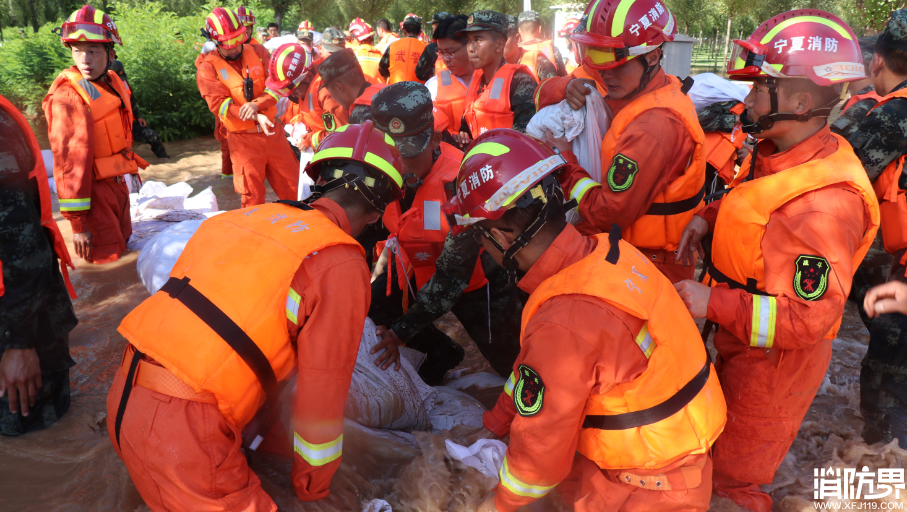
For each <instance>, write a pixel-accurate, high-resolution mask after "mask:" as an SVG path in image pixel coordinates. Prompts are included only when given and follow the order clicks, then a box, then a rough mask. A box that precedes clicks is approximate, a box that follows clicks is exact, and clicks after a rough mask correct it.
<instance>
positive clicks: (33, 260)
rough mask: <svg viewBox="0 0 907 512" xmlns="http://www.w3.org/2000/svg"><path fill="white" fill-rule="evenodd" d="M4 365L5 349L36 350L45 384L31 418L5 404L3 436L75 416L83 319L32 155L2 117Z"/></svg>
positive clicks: (0, 328) (0, 343) (0, 421)
mask: <svg viewBox="0 0 907 512" xmlns="http://www.w3.org/2000/svg"><path fill="white" fill-rule="evenodd" d="M0 140H2V141H3V153H0V155H2V156H0V262H2V264H3V283H4V286H5V288H6V290H5V293H4V294H3V296H2V297H0V360H2V358H3V354H4V353H5V352H6V350H7V349H34V350H35V352H36V353H37V355H38V360H39V363H40V365H41V379H42V382H43V385H42V388H41V390H40V392H39V396H38V399H37V400H36V402H35V405H34V407H33V408H32V411H31V413H30V414H29V415H28V417H25V416H22V414H21V412H20V413H18V414H12V413H11V412H10V410H9V399H8V397H9V394H6V395H5V396H3V397H2V398H0V435H8V436H14V435H18V434H24V433H26V432H30V431H33V430H39V429H42V428H45V427H47V426H48V425H50V424H51V423H53V422H54V421H56V420H57V419H58V418H60V416H62V415H63V414H64V413H65V412H66V411H67V410H69V369H70V368H71V367H72V366H73V365H75V362H74V361H73V360H72V358H71V357H70V355H69V332H70V331H71V330H72V329H73V328H74V327H75V326H76V324H77V323H78V320H77V319H76V315H75V312H74V311H73V308H72V302H71V301H70V300H69V294H68V293H67V291H66V285H65V283H64V281H63V276H62V275H60V268H59V263H58V261H57V257H56V255H55V254H54V251H53V247H52V245H51V241H50V237H49V235H48V233H47V232H45V230H44V228H42V227H41V213H40V211H41V206H40V194H39V192H38V184H37V181H36V180H35V179H30V178H29V177H28V174H29V170H31V169H33V168H34V165H35V162H34V158H35V155H33V154H32V153H31V151H30V148H29V146H28V141H27V140H26V139H25V137H24V135H23V134H22V132H21V131H19V129H18V126H17V125H16V124H15V121H14V120H13V119H12V118H11V117H9V116H8V115H7V114H6V113H3V112H2V111H0Z"/></svg>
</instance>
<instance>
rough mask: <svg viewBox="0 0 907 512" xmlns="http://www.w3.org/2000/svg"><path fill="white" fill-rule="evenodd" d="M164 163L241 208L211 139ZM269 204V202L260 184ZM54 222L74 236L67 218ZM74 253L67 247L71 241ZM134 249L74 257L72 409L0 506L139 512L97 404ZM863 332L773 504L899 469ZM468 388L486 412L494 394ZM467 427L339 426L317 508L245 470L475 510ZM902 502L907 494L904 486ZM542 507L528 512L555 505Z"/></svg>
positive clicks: (26, 441) (784, 506) (273, 491)
mask: <svg viewBox="0 0 907 512" xmlns="http://www.w3.org/2000/svg"><path fill="white" fill-rule="evenodd" d="M167 150H168V152H169V153H170V155H172V157H173V158H171V159H170V160H169V161H168V160H158V159H155V158H154V157H153V155H152V154H151V153H150V151H148V147H147V146H144V147H143V148H140V149H139V153H140V154H141V155H142V156H143V157H144V158H146V159H148V161H149V162H151V163H152V164H153V165H152V166H151V167H150V168H149V169H148V170H147V171H145V172H144V173H143V176H144V178H145V179H146V180H157V181H163V182H164V183H166V184H171V183H174V182H177V181H187V182H189V183H190V184H191V185H192V186H193V187H194V188H195V190H196V191H199V190H201V189H203V188H204V187H207V186H212V187H213V188H214V192H215V194H216V195H217V198H218V203H219V205H220V207H221V209H231V208H237V207H239V199H238V197H237V196H236V194H235V193H234V192H233V190H232V184H231V183H230V181H229V180H223V179H221V178H220V152H219V145H218V143H217V141H215V140H214V139H213V138H212V137H203V138H199V139H193V140H187V141H177V142H173V143H169V144H167ZM268 198H269V200H273V199H275V197H274V195H273V193H272V192H270V189H269V196H268ZM57 216H58V221H61V222H59V224H60V227H61V229H62V231H63V233H64V237H65V238H66V240H70V239H71V231H70V229H69V223H68V222H62V219H61V218H60V217H59V213H57ZM70 250H71V251H72V248H71V247H70ZM136 257H137V255H136V254H135V253H130V254H127V255H126V256H125V257H124V258H123V259H121V260H120V261H119V262H116V263H112V264H108V265H103V266H89V265H86V264H84V263H82V262H77V263H76V265H77V269H76V271H74V272H73V273H72V277H73V283H74V285H75V287H76V290H77V292H78V294H79V299H78V300H76V301H75V308H76V313H77V314H78V316H79V319H80V323H79V326H78V327H77V328H76V329H75V330H74V331H73V332H72V335H71V346H72V355H73V358H74V359H75V360H76V361H77V362H78V365H77V366H76V367H74V368H73V373H72V389H73V397H72V408H71V410H70V412H69V413H68V414H67V415H66V416H65V417H64V418H63V419H62V420H60V421H59V422H58V423H56V424H55V425H53V426H51V427H50V428H48V429H46V430H44V431H41V432H36V433H32V434H29V435H26V436H21V437H18V438H0V510H4V511H6V510H11V511H13V510H15V511H20V510H21V511H77V510H78V511H83V510H84V511H94V510H99V511H108V510H113V511H123V512H133V511H136V510H142V511H145V510H147V507H145V506H144V504H143V502H142V500H141V497H140V496H139V495H138V493H137V492H136V490H135V488H134V486H133V485H132V483H131V481H130V479H129V475H128V473H127V472H126V470H125V467H124V466H123V464H122V462H121V461H120V460H119V458H118V457H117V456H116V454H115V453H114V451H113V448H112V447H111V444H110V441H109V437H108V434H107V428H106V421H105V417H106V416H105V415H106V407H105V401H106V396H107V391H108V388H109V383H110V381H111V379H112V376H113V372H114V371H116V369H117V368H118V366H119V364H120V357H121V354H122V351H123V347H124V346H125V340H124V339H123V337H122V336H120V335H119V333H117V332H116V327H117V325H118V324H119V322H120V320H121V319H122V318H123V316H125V315H126V313H128V312H129V311H130V310H131V309H132V308H134V307H135V306H136V305H137V304H139V303H140V302H141V301H142V300H144V299H145V298H147V297H148V293H147V292H146V291H145V288H144V287H143V286H142V284H141V283H140V282H139V278H138V275H137V274H136V271H135V263H136ZM869 262H870V265H871V266H873V267H875V268H879V269H881V268H884V267H886V265H887V257H886V256H885V255H884V253H883V252H881V251H880V250H878V249H874V250H873V251H872V252H871V253H870V256H869ZM438 326H439V328H441V329H443V330H445V331H446V332H448V333H450V334H451V335H452V336H453V337H454V338H455V339H456V340H457V341H458V342H459V343H461V344H462V345H464V346H465V347H466V354H467V355H466V359H465V360H464V362H463V364H462V365H461V366H460V367H459V369H462V370H463V373H464V374H469V373H475V372H478V371H490V370H489V368H488V365H487V363H485V361H484V360H483V359H482V357H481V355H480V354H479V352H478V350H477V349H476V348H475V346H474V344H473V343H472V342H471V341H470V340H469V338H468V336H467V335H466V333H465V331H464V330H463V328H462V326H460V325H459V323H458V322H457V321H456V319H455V318H454V317H452V316H451V315H448V316H445V317H444V318H442V319H441V320H440V321H439V322H438ZM868 337H869V336H868V333H867V332H866V329H865V328H864V327H863V324H862V323H861V321H860V319H859V316H858V315H857V311H856V309H855V308H854V307H853V305H851V304H848V306H847V310H846V312H845V317H844V322H843V325H842V329H841V332H840V334H839V339H838V340H836V341H835V342H834V354H833V357H832V362H831V367H830V369H829V372H828V376H827V379H826V383H825V385H824V386H823V388H822V389H821V390H820V393H819V396H817V397H816V400H815V402H814V403H813V405H812V407H811V408H810V410H809V413H808V414H807V417H806V421H805V422H804V424H803V428H802V429H801V431H800V435H799V436H798V438H797V440H796V442H795V443H794V445H793V447H792V449H791V453H790V455H789V456H788V458H787V460H786V461H785V463H784V465H783V466H782V468H781V469H780V470H779V472H778V474H777V476H776V479H775V483H774V484H773V485H772V486H767V487H766V490H770V491H771V493H772V495H773V497H774V499H775V505H776V509H778V510H784V511H802V510H807V509H810V510H814V508H813V506H814V502H813V500H812V490H813V477H812V475H813V469H814V468H817V467H828V466H829V465H832V466H835V467H842V468H843V467H854V466H856V465H858V464H859V465H860V467H862V466H863V465H866V466H869V467H870V469H874V468H877V467H904V466H905V464H907V452H905V451H903V450H900V449H898V448H897V447H896V445H895V446H893V447H892V446H888V447H883V446H880V445H877V446H871V447H870V446H867V445H866V444H865V443H863V442H862V439H861V438H860V437H859V436H860V431H861V429H862V419H861V418H860V416H859V388H858V383H859V370H860V365H859V363H860V360H861V359H862V357H863V354H864V353H865V351H866V343H867V342H868ZM466 391H467V392H471V394H473V395H474V396H476V397H477V398H478V399H479V400H480V401H482V402H483V404H485V406H486V407H491V406H492V405H493V404H494V402H495V399H496V397H497V394H499V392H500V390H493V391H488V390H486V391H479V390H466ZM467 430H468V429H467V428H460V427H458V428H457V429H455V430H454V431H452V432H449V433H445V435H444V436H441V437H439V436H433V435H431V434H424V433H420V434H419V435H418V436H417V441H418V446H412V445H408V444H405V443H403V442H400V441H394V440H388V439H380V440H377V441H378V442H376V439H375V438H374V437H372V436H371V435H369V434H368V433H367V432H364V431H360V430H355V429H351V428H348V429H347V431H346V432H345V434H344V445H345V446H344V458H343V463H342V464H341V466H340V470H339V471H338V473H337V475H336V476H335V477H334V480H333V481H332V484H331V489H332V493H331V495H330V496H329V497H328V498H327V499H325V500H323V501H321V502H315V503H305V504H303V503H301V502H299V501H298V500H297V499H296V498H295V494H294V492H293V489H292V486H291V484H290V481H289V467H290V465H289V461H288V460H285V459H281V458H279V457H276V456H272V455H267V454H258V455H255V456H253V460H252V467H253V468H254V469H255V471H256V472H257V473H258V474H259V475H260V476H261V478H262V482H263V485H264V488H265V489H266V491H267V492H268V493H269V494H270V495H271V496H272V497H273V498H274V500H275V502H276V503H277V504H278V506H279V507H280V509H281V510H287V511H343V512H350V511H359V510H361V504H362V503H363V502H365V501H368V500H370V499H372V498H383V499H386V500H387V501H388V502H390V503H391V504H392V505H393V507H394V510H395V511H412V512H435V511H438V512H441V511H469V510H474V507H475V503H476V501H477V500H478V499H479V498H480V497H481V496H482V495H484V494H485V493H486V492H487V490H488V489H490V488H491V487H492V486H493V485H494V482H493V480H491V479H490V478H488V477H485V476H483V475H481V474H480V473H478V472H477V471H475V470H472V469H467V468H465V467H464V466H463V465H462V464H460V463H458V462H455V461H452V460H450V459H449V458H447V457H445V455H444V453H445V452H444V447H443V439H444V438H451V439H453V440H455V441H458V442H460V443H461V444H466V443H467V439H466V438H465V434H466V431H467ZM902 499H907V492H905V493H902ZM712 508H713V509H716V510H736V509H737V507H735V506H734V505H733V504H730V503H728V502H727V501H726V500H722V499H720V498H715V499H713V502H712ZM554 509H555V507H554V506H553V505H551V504H543V505H541V506H540V507H538V508H537V509H536V510H554Z"/></svg>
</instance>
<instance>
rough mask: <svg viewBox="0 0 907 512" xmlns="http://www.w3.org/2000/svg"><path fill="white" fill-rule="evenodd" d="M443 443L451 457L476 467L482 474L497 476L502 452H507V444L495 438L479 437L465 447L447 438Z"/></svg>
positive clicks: (502, 460)
mask: <svg viewBox="0 0 907 512" xmlns="http://www.w3.org/2000/svg"><path fill="white" fill-rule="evenodd" d="M444 444H446V445H447V453H449V454H450V456H451V458H453V459H456V460H458V461H460V462H462V463H463V464H466V465H467V466H469V467H471V468H476V469H478V470H479V471H481V472H482V474H483V475H488V476H490V477H493V478H498V472H500V471H501V464H503V463H504V454H506V453H507V445H506V444H504V443H503V442H501V441H498V440H497V439H479V440H478V441H476V442H475V443H473V444H472V446H470V447H469V448H467V447H465V446H461V445H459V444H457V443H454V442H453V441H451V440H450V439H447V440H445V441H444Z"/></svg>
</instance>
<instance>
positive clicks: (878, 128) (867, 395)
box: [849, 9, 907, 448]
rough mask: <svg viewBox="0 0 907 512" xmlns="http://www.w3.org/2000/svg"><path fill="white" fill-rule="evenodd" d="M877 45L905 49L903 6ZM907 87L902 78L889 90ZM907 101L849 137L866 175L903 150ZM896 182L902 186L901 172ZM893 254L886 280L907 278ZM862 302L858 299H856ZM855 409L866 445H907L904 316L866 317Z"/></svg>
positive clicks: (905, 181) (906, 12)
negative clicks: (865, 347)
mask: <svg viewBox="0 0 907 512" xmlns="http://www.w3.org/2000/svg"><path fill="white" fill-rule="evenodd" d="M879 39H880V43H884V44H886V45H888V46H890V47H893V48H896V49H899V50H902V51H907V9H901V10H898V11H895V12H894V13H892V19H890V20H889V22H888V26H887V27H886V29H885V32H883V34H882V35H881V36H880V38H879ZM904 87H907V81H905V82H902V83H901V84H899V85H898V86H897V87H895V88H893V89H892V90H891V91H889V94H890V93H891V92H894V91H897V90H899V89H902V88H904ZM905 126H907V99H901V98H899V99H894V100H892V101H888V102H887V103H885V104H884V105H882V106H880V107H878V108H876V109H874V110H872V111H871V112H870V113H869V114H867V115H866V117H865V118H863V121H862V122H861V123H860V125H859V127H858V128H857V129H856V130H855V131H854V133H853V135H851V137H850V139H849V140H850V143H851V145H852V146H853V148H854V151H855V152H856V154H857V156H858V157H859V158H860V161H861V162H862V163H863V167H864V168H865V169H866V174H867V175H869V179H870V180H872V181H875V180H876V179H877V178H878V177H879V175H880V174H881V173H882V171H883V170H884V169H885V167H886V166H887V165H888V164H889V163H891V162H893V161H895V160H896V159H898V158H899V157H901V156H902V155H905V154H907V129H905ZM899 185H900V187H901V188H902V189H907V175H905V174H901V176H900V179H899ZM903 252H904V251H903V250H902V251H898V252H897V253H895V254H894V262H893V263H892V267H891V270H890V271H889V273H888V280H893V279H897V280H900V281H907V277H905V276H904V271H905V268H904V266H903V265H901V264H900V263H899V260H900V259H901V255H902V254H903ZM860 305H861V306H862V300H861V301H860ZM860 410H861V412H862V415H863V419H864V422H865V423H864V427H863V438H864V440H865V441H866V442H867V443H870V444H871V443H875V442H879V441H884V442H889V441H891V440H892V439H894V438H895V437H897V438H898V442H899V444H900V446H901V448H907V316H904V315H901V314H888V315H880V316H878V317H876V318H875V319H873V320H872V321H870V325H869V348H868V350H867V352H866V357H865V358H864V359H863V363H862V370H861V372H860Z"/></svg>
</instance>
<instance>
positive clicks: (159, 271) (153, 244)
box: [136, 220, 202, 295]
mask: <svg viewBox="0 0 907 512" xmlns="http://www.w3.org/2000/svg"><path fill="white" fill-rule="evenodd" d="M201 224H202V221H200V220H187V221H185V222H180V223H177V224H171V226H170V227H169V228H167V229H165V230H164V231H162V232H160V233H158V235H157V236H155V237H154V238H153V239H152V240H151V241H150V242H148V243H147V244H146V245H145V247H144V248H143V250H142V252H141V254H139V259H138V262H137V263H136V270H138V273H139V278H140V279H141V280H142V284H144V285H145V289H147V290H148V293H150V294H151V295H154V294H155V293H157V291H158V290H159V289H160V288H161V286H164V283H166V282H167V279H169V278H170V271H171V270H173V265H175V264H176V260H178V259H179V257H180V254H182V253H183V249H185V248H186V243H187V242H189V238H191V237H192V235H193V234H195V232H196V231H197V230H198V227H199V226H201Z"/></svg>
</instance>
